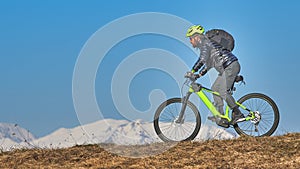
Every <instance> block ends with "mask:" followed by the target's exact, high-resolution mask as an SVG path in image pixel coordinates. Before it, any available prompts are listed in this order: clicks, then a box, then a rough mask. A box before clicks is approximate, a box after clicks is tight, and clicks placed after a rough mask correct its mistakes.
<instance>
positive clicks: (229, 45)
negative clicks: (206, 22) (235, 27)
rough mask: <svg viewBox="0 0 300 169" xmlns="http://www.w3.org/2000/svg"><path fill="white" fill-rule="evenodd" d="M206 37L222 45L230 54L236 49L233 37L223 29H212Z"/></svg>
mask: <svg viewBox="0 0 300 169" xmlns="http://www.w3.org/2000/svg"><path fill="white" fill-rule="evenodd" d="M205 35H206V36H207V37H208V38H209V39H210V40H211V41H214V42H216V43H218V44H220V45H221V46H222V47H223V48H224V49H227V50H229V51H230V52H231V51H232V50H233V48H234V39H233V37H232V35H231V34H230V33H228V32H226V31H224V30H222V29H212V30H209V31H207V32H206V33H205Z"/></svg>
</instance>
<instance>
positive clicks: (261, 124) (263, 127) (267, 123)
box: [234, 93, 279, 137]
mask: <svg viewBox="0 0 300 169" xmlns="http://www.w3.org/2000/svg"><path fill="white" fill-rule="evenodd" d="M238 102H239V103H241V104H243V105H244V106H246V107H247V108H248V109H250V110H251V111H253V112H255V114H256V115H257V117H258V118H255V119H253V120H249V121H244V122H240V123H237V124H236V125H234V129H235V131H236V132H237V133H238V134H240V135H247V136H253V137H261V136H270V135H272V134H273V133H274V132H275V130H276V128H277V127H278V123H279V110H278V107H277V105H276V104H275V102H274V101H273V100H272V99H271V98H270V97H268V96H266V95H264V94H261V93H250V94H247V95H245V96H243V97H242V98H240V99H239V100H238ZM240 110H241V111H242V113H243V114H244V115H245V116H246V115H248V114H249V112H248V111H246V110H244V109H240Z"/></svg>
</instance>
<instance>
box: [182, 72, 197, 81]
mask: <svg viewBox="0 0 300 169" xmlns="http://www.w3.org/2000/svg"><path fill="white" fill-rule="evenodd" d="M184 77H185V78H189V79H190V80H191V81H192V82H194V81H196V80H197V79H198V78H200V75H199V74H194V73H193V72H186V74H185V75H184Z"/></svg>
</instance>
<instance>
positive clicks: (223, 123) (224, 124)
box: [216, 118, 230, 128]
mask: <svg viewBox="0 0 300 169" xmlns="http://www.w3.org/2000/svg"><path fill="white" fill-rule="evenodd" d="M216 123H217V125H218V126H221V127H224V128H228V127H229V126H230V123H229V121H228V120H227V119H224V118H221V119H219V120H217V121H216Z"/></svg>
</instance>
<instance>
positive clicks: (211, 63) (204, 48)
mask: <svg viewBox="0 0 300 169" xmlns="http://www.w3.org/2000/svg"><path fill="white" fill-rule="evenodd" d="M200 36H201V37H200V39H201V40H200V42H199V43H198V44H197V47H198V48H199V49H200V57H199V59H198V60H197V62H196V63H195V65H194V66H193V70H194V71H195V72H197V71H198V70H199V69H200V68H202V66H203V68H202V69H201V70H200V74H201V75H204V74H205V73H206V72H207V71H208V70H209V69H211V68H213V67H214V68H215V69H216V70H217V71H218V72H219V73H220V74H222V73H223V72H224V69H225V68H226V67H227V66H229V65H230V64H231V63H232V62H234V61H237V60H238V59H237V57H236V56H234V55H233V54H232V53H231V52H230V51H228V50H226V49H223V48H222V46H221V45H219V44H217V43H215V42H213V41H211V40H209V39H208V38H207V37H206V36H205V35H200Z"/></svg>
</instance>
